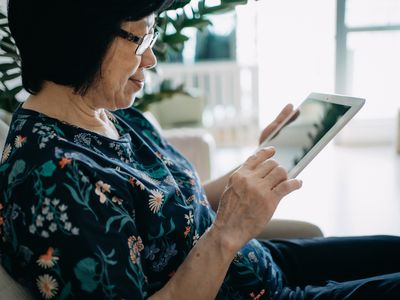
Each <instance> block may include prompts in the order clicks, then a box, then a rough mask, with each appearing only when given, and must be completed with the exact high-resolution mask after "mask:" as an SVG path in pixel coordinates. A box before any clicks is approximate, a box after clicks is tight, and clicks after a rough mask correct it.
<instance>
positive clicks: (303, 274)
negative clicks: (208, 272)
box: [264, 236, 400, 299]
mask: <svg viewBox="0 0 400 300" xmlns="http://www.w3.org/2000/svg"><path fill="white" fill-rule="evenodd" d="M264 243H265V245H266V247H267V248H268V249H269V250H270V251H271V254H272V257H273V259H274V260H275V261H276V263H277V264H278V266H279V267H280V268H281V269H282V271H283V274H284V277H285V279H286V284H287V285H288V286H300V287H301V286H306V285H320V284H324V283H326V281H328V280H333V281H351V280H357V279H361V278H367V277H374V276H378V275H382V274H390V273H396V272H400V237H394V236H365V237H339V238H335V237H332V238H316V239H296V240H272V241H265V242H264ZM399 299H400V298H399Z"/></svg>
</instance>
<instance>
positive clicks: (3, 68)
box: [0, 62, 19, 72]
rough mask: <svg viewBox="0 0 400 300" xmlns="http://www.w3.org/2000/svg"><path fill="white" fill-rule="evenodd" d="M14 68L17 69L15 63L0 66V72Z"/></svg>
mask: <svg viewBox="0 0 400 300" xmlns="http://www.w3.org/2000/svg"><path fill="white" fill-rule="evenodd" d="M16 68H19V66H18V64H17V63H16V62H12V63H4V64H0V72H6V71H9V70H13V69H16Z"/></svg>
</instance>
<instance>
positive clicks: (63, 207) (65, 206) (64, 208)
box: [58, 204, 68, 212]
mask: <svg viewBox="0 0 400 300" xmlns="http://www.w3.org/2000/svg"><path fill="white" fill-rule="evenodd" d="M67 208H68V206H67V205H65V204H61V205H60V206H59V207H58V209H59V210H60V211H61V212H63V211H66V210H67Z"/></svg>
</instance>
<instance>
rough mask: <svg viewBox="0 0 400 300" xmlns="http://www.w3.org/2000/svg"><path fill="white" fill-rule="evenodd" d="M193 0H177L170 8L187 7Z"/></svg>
mask: <svg viewBox="0 0 400 300" xmlns="http://www.w3.org/2000/svg"><path fill="white" fill-rule="evenodd" d="M190 1H191V0H175V1H174V4H172V5H171V6H170V7H169V8H168V10H176V9H178V8H182V7H185V6H186V5H187V4H189V3H190Z"/></svg>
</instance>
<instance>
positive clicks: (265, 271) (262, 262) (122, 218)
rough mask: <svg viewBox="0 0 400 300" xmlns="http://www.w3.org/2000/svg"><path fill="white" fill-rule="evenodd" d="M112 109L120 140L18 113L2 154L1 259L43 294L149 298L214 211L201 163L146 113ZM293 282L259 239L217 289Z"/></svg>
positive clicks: (269, 290) (272, 288)
mask: <svg viewBox="0 0 400 300" xmlns="http://www.w3.org/2000/svg"><path fill="white" fill-rule="evenodd" d="M108 114H109V118H110V119H111V120H112V122H113V123H114V124H115V126H116V128H117V130H118V131H119V134H120V136H121V137H120V139H118V140H113V139H109V138H107V137H104V136H102V135H99V134H96V133H94V132H91V131H87V130H85V129H82V128H79V127H77V126H74V125H71V124H68V123H65V122H61V121H59V120H56V119H53V118H50V117H48V116H45V115H43V114H40V113H38V112H35V111H32V110H27V109H23V108H21V107H20V108H19V109H18V110H17V111H16V112H15V114H14V117H13V120H12V123H11V126H10V132H9V135H8V138H7V141H6V145H5V148H4V151H3V155H2V163H1V165H0V195H1V196H0V235H1V242H0V245H1V247H0V249H1V251H0V253H1V257H0V258H1V262H2V265H3V266H4V268H5V269H6V270H7V271H8V272H9V273H10V274H11V275H12V276H13V277H14V278H15V279H17V280H18V281H19V282H21V283H22V284H23V285H25V286H27V287H28V288H29V289H30V290H31V292H32V293H33V294H35V295H36V296H37V297H38V298H44V299H71V298H74V299H145V298H147V297H149V296H150V295H152V294H153V293H155V292H156V291H157V290H159V289H161V288H162V287H163V286H164V285H165V284H166V282H167V281H168V280H169V279H170V278H171V277H172V276H173V275H174V272H175V271H176V270H177V268H178V267H179V265H180V264H181V263H182V262H183V261H184V259H185V257H186V256H187V255H188V253H189V252H190V250H191V248H192V247H193V246H194V245H195V244H196V242H197V240H198V239H199V237H200V236H201V235H202V234H203V233H204V232H205V231H206V229H207V228H208V227H209V226H210V225H211V224H212V222H213V220H214V217H215V213H214V212H213V210H212V209H211V208H210V205H209V203H208V201H207V198H206V195H205V192H204V190H203V188H202V186H201V184H200V180H199V177H198V176H197V174H196V171H195V170H194V169H193V167H192V165H191V164H190V163H189V162H188V161H187V160H186V159H185V158H184V157H183V156H182V155H181V154H179V153H178V152H177V151H176V150H175V149H174V148H172V147H171V145H170V144H168V142H166V141H165V140H164V139H163V138H162V137H161V136H160V135H159V133H158V132H157V131H156V130H155V129H154V128H153V126H152V125H151V124H150V123H149V122H148V121H147V120H146V119H145V118H144V117H143V115H142V114H141V113H140V112H139V111H137V110H135V109H133V108H130V109H126V110H120V111H117V112H115V113H108ZM203 276H205V277H207V276H208V275H207V274H203ZM200 280H201V279H200ZM281 286H282V275H281V273H280V272H279V269H278V267H277V266H276V265H275V264H274V263H273V261H272V259H271V256H270V253H269V252H268V250H267V249H266V248H265V247H264V246H263V245H261V244H260V243H259V242H258V241H256V240H251V241H250V242H249V243H247V244H246V245H245V246H244V247H243V248H242V249H241V250H240V251H239V252H238V253H237V255H236V257H235V259H234V260H233V262H232V263H231V266H230V268H229V271H228V273H227V275H226V277H225V280H224V283H223V285H222V286H221V288H220V290H219V293H218V296H217V299H268V298H271V297H272V296H273V295H274V294H275V293H276V292H277V291H279V290H280V289H281ZM187 299H190V295H188V296H187Z"/></svg>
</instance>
